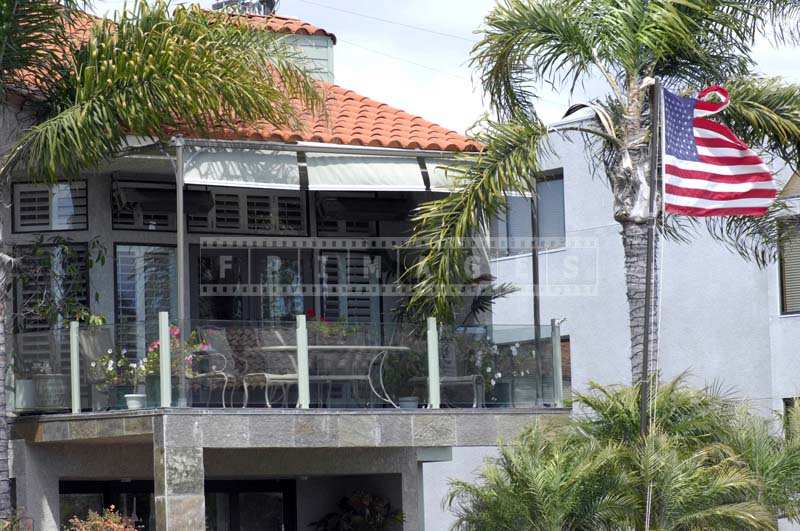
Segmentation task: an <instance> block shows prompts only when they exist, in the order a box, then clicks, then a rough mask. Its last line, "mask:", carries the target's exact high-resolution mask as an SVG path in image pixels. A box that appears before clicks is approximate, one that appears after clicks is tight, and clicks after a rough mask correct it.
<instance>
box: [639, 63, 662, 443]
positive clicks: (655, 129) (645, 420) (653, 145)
mask: <svg viewBox="0 0 800 531" xmlns="http://www.w3.org/2000/svg"><path fill="white" fill-rule="evenodd" d="M650 123H651V127H652V130H651V134H650V176H649V181H650V198H649V207H648V217H647V264H646V267H647V270H646V272H645V281H644V331H643V334H642V335H643V340H644V345H643V346H642V355H643V358H642V375H641V397H640V403H639V432H640V433H641V435H642V437H646V436H647V434H648V433H649V425H650V410H649V407H650V333H651V330H650V329H651V327H652V324H653V323H652V321H653V320H652V319H651V318H650V313H651V312H652V298H653V272H654V271H653V270H654V269H655V268H654V262H655V228H656V218H657V217H658V212H657V211H656V197H657V191H658V170H659V153H660V148H659V146H660V144H659V142H660V141H661V139H660V136H661V135H660V132H661V80H659V79H656V80H655V84H654V85H653V89H652V92H651V97H650ZM656 355H657V354H656Z"/></svg>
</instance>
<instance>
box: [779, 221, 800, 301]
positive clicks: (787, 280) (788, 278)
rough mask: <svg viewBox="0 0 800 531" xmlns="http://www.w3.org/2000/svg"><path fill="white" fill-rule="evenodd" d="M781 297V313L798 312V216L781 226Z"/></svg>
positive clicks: (799, 290)
mask: <svg viewBox="0 0 800 531" xmlns="http://www.w3.org/2000/svg"><path fill="white" fill-rule="evenodd" d="M783 231H784V238H785V239H784V240H783V242H782V243H781V299H782V311H783V313H798V312H800V218H798V219H795V220H793V222H790V223H787V224H785V225H784V227H783Z"/></svg>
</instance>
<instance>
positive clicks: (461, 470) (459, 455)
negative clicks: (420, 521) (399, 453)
mask: <svg viewBox="0 0 800 531" xmlns="http://www.w3.org/2000/svg"><path fill="white" fill-rule="evenodd" d="M496 455H497V447H495V446H474V447H468V446H460V447H455V448H453V460H452V461H446V462H441V463H424V464H423V465H422V483H423V489H424V509H423V510H424V513H425V529H426V530H427V531H439V530H444V529H450V526H451V525H452V524H453V522H454V521H455V515H454V514H453V513H452V512H451V511H450V510H449V509H448V508H447V507H445V506H444V501H445V497H446V496H447V493H448V491H449V490H450V481H452V480H454V479H459V480H464V481H474V480H475V479H476V478H477V474H478V471H479V470H480V468H481V466H482V465H483V463H484V462H485V461H486V459H487V458H490V457H494V456H496Z"/></svg>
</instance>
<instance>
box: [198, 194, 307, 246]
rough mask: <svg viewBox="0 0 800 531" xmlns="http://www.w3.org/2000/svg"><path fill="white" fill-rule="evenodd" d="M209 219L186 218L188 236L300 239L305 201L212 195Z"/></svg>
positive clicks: (294, 197)
mask: <svg viewBox="0 0 800 531" xmlns="http://www.w3.org/2000/svg"><path fill="white" fill-rule="evenodd" d="M213 196H214V208H213V209H212V210H211V212H210V214H209V215H207V216H206V215H203V216H195V215H191V214H189V215H188V216H187V226H188V228H189V231H190V232H221V233H238V234H262V235H266V234H275V235H304V234H305V229H306V223H305V217H306V216H305V200H304V199H303V196H301V195H300V194H295V193H292V192H280V193H275V192H261V191H254V190H247V191H236V190H233V191H230V190H226V191H224V192H214V193H213Z"/></svg>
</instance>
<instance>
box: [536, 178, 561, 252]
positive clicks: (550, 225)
mask: <svg viewBox="0 0 800 531" xmlns="http://www.w3.org/2000/svg"><path fill="white" fill-rule="evenodd" d="M536 194H537V204H538V207H539V211H538V215H537V218H536V219H537V222H538V232H539V238H541V239H542V247H543V248H545V249H552V248H557V247H563V246H564V241H565V234H566V228H565V222H564V178H563V177H561V176H559V177H557V178H553V179H547V180H544V181H539V182H538V183H537V184H536Z"/></svg>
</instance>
